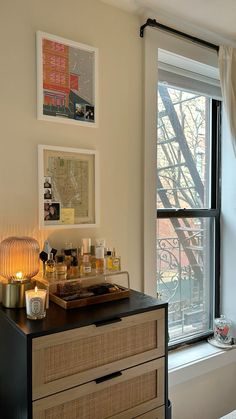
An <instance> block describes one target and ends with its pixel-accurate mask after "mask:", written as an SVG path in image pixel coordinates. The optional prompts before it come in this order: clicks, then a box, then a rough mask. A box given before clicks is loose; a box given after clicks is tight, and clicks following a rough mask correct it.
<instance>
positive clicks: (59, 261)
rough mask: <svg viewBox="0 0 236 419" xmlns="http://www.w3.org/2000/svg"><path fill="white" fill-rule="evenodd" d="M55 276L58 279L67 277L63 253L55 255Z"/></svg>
mask: <svg viewBox="0 0 236 419" xmlns="http://www.w3.org/2000/svg"><path fill="white" fill-rule="evenodd" d="M56 277H57V279H58V280H62V279H66V277H67V266H66V263H65V256H64V255H57V256H56Z"/></svg>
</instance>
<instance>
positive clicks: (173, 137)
mask: <svg viewBox="0 0 236 419" xmlns="http://www.w3.org/2000/svg"><path fill="white" fill-rule="evenodd" d="M158 90H159V94H160V97H161V100H162V104H163V107H162V109H161V111H159V112H158V118H159V121H158V128H159V129H161V130H162V136H161V139H158V144H157V146H158V155H160V154H161V155H162V159H163V161H164V162H165V164H163V161H162V164H160V165H159V166H158V170H157V192H158V196H159V200H160V201H161V204H162V206H163V208H165V209H167V208H169V209H171V208H191V209H194V208H201V206H202V203H203V202H204V186H203V182H202V180H201V178H200V175H199V172H198V170H197V165H196V161H195V160H194V157H193V153H192V152H191V150H190V148H189V145H188V142H187V139H186V136H185V133H184V129H183V124H181V120H180V117H179V116H178V114H177V111H176V109H175V106H176V105H181V102H184V101H185V100H186V99H184V98H182V99H180V100H179V102H175V103H174V104H173V102H172V100H171V97H170V94H169V90H168V87H167V86H165V85H164V84H159V87H158ZM169 220H170V222H171V224H172V227H173V229H174V231H175V234H176V237H177V239H178V243H179V246H181V247H182V250H183V252H184V253H185V255H186V258H187V260H188V262H189V267H190V269H191V275H192V277H193V278H194V279H195V281H194V282H195V283H196V287H197V292H198V295H199V292H202V289H203V252H204V251H203V243H202V232H203V228H202V226H201V225H197V226H196V225H193V224H192V222H191V221H190V219H188V218H181V220H180V219H178V218H170V219H169ZM160 242H161V241H160ZM159 250H160V249H159ZM164 257H165V258H166V255H165V256H164ZM159 258H161V252H159ZM180 271H181V266H180ZM180 275H181V272H180ZM192 294H193V297H194V288H193V289H192Z"/></svg>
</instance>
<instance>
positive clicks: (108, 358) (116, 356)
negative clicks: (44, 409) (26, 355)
mask: <svg viewBox="0 0 236 419" xmlns="http://www.w3.org/2000/svg"><path fill="white" fill-rule="evenodd" d="M164 314H165V310H164V309H158V310H154V311H149V312H146V313H141V314H136V315H133V316H129V317H123V318H121V319H120V321H119V322H116V323H111V324H105V325H102V326H99V327H98V326H96V325H91V326H87V327H81V328H78V329H73V330H69V331H66V332H60V333H54V334H51V335H48V336H43V337H40V338H36V339H33V343H32V369H33V400H36V399H38V398H41V397H44V396H46V395H49V394H53V393H56V392H58V391H62V390H65V389H67V388H71V387H73V386H77V385H78V384H82V383H85V382H88V381H90V380H93V379H95V378H97V377H100V376H103V375H104V374H109V373H112V372H114V371H117V370H121V369H124V368H128V367H131V366H133V365H137V364H139V363H142V362H146V361H148V360H151V359H154V358H157V357H160V356H163V354H164V348H165V336H164V335H165V327H164V324H165V321H164Z"/></svg>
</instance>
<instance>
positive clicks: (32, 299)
mask: <svg viewBox="0 0 236 419" xmlns="http://www.w3.org/2000/svg"><path fill="white" fill-rule="evenodd" d="M46 295H47V291H46V290H43V289H38V288H37V287H35V289H34V290H29V291H26V292H25V300H26V315H27V318H28V319H30V320H40V319H43V318H44V317H46Z"/></svg>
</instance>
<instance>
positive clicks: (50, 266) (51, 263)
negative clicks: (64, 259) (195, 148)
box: [45, 253, 56, 279]
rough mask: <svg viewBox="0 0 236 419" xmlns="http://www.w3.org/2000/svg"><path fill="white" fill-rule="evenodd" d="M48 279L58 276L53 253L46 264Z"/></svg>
mask: <svg viewBox="0 0 236 419" xmlns="http://www.w3.org/2000/svg"><path fill="white" fill-rule="evenodd" d="M45 273H46V278H51V279H53V278H55V276H56V262H55V260H54V259H53V253H50V254H49V258H48V260H47V262H46V264H45Z"/></svg>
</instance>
